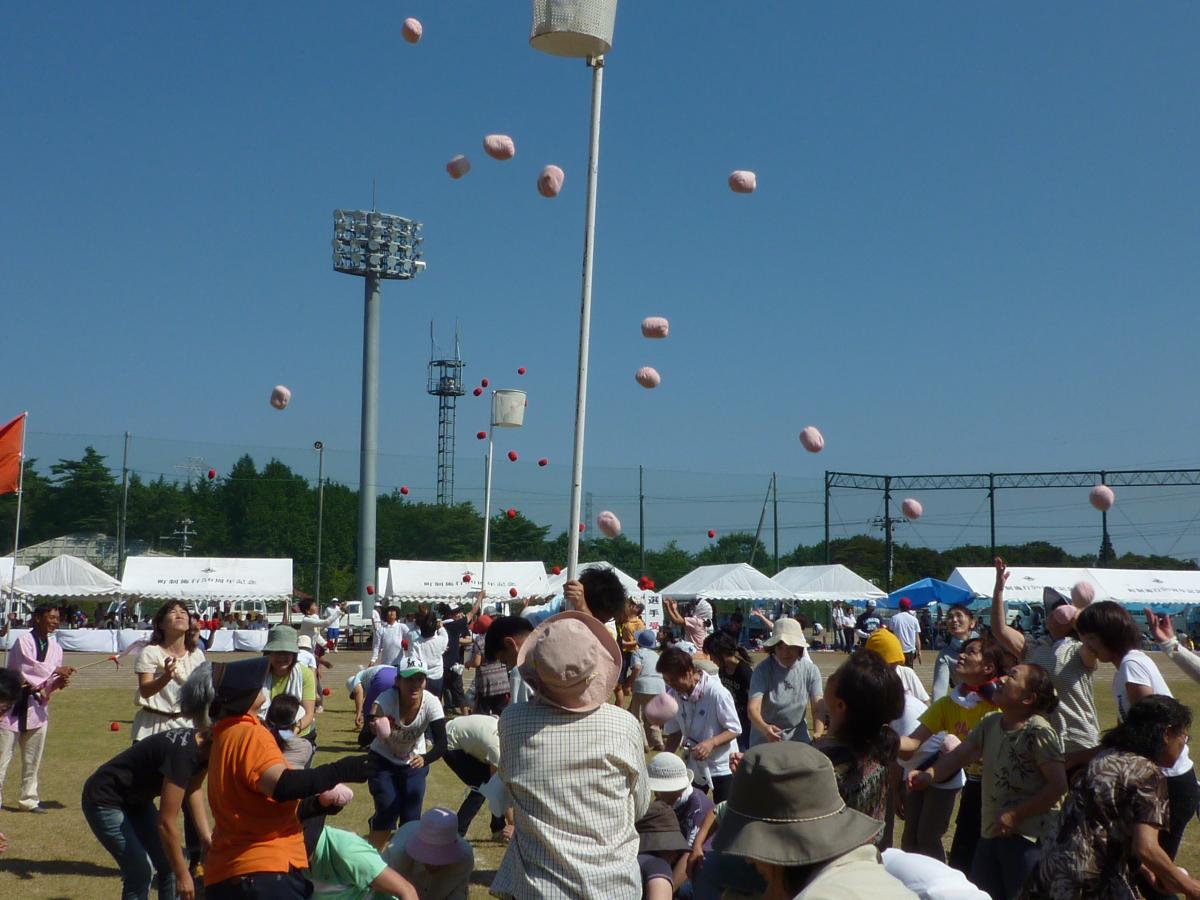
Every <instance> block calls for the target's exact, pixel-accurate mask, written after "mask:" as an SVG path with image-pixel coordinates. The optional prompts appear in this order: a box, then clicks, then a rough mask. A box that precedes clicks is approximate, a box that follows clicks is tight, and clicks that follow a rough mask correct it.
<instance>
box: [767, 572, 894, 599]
mask: <svg viewBox="0 0 1200 900" xmlns="http://www.w3.org/2000/svg"><path fill="white" fill-rule="evenodd" d="M771 580H772V581H774V582H775V583H776V584H778V585H779V586H780V587H781V588H783V589H785V590H788V591H791V592H792V593H793V594H795V595H796V599H797V600H802V601H815V602H818V603H852V602H854V601H855V600H869V599H871V598H872V597H874V598H875V599H876V600H878V599H880V598H882V597H886V596H887V594H886V593H885V592H884V591H881V590H880V589H879V588H877V587H875V585H873V584H871V582H869V581H867V579H865V578H863V577H862V576H861V575H856V574H855V573H854V572H852V571H850V569H847V568H846V567H845V566H843V565H842V564H841V563H837V564H835V565H832V566H790V567H788V568H786V569H784V570H783V571H782V572H779V573H778V574H777V575H775V576H774V577H773V578H772V579H771Z"/></svg>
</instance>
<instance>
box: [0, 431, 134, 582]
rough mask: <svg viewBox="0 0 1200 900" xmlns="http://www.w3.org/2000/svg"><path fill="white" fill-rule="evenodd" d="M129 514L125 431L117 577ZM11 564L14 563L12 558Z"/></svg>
mask: <svg viewBox="0 0 1200 900" xmlns="http://www.w3.org/2000/svg"><path fill="white" fill-rule="evenodd" d="M128 515H129V432H128V431H127V432H125V449H124V450H123V451H122V453H121V517H120V519H119V520H118V522H117V572H116V575H117V578H120V577H121V570H122V569H123V568H125V522H126V517H127V516H128ZM13 565H16V561H15V560H14V562H13Z"/></svg>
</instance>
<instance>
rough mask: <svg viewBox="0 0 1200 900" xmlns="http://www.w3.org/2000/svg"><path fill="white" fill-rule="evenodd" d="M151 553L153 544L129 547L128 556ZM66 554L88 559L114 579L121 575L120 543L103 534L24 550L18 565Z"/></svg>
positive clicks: (89, 533)
mask: <svg viewBox="0 0 1200 900" xmlns="http://www.w3.org/2000/svg"><path fill="white" fill-rule="evenodd" d="M150 552H153V551H151V548H150V543H149V541H128V542H127V543H126V551H125V555H126V556H142V555H145V554H147V553H150ZM63 554H67V555H69V556H76V557H78V558H79V559H86V560H87V561H88V562H90V563H91V564H92V565H94V566H96V567H97V568H100V569H103V570H104V571H105V572H107V573H109V574H110V575H115V574H116V573H117V539H116V538H115V537H109V536H108V535H107V534H104V533H103V532H100V531H77V532H75V533H74V534H63V535H59V536H58V537H54V538H50V539H49V540H45V541H42V542H40V543H37V544H30V545H29V546H28V547H22V548H21V549H20V550H18V551H17V563H18V564H19V565H21V564H23V565H28V566H36V565H38V564H40V563H43V562H46V561H47V560H49V559H53V558H54V557H56V556H62V555H63Z"/></svg>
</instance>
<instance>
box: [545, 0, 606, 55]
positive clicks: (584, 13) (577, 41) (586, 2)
mask: <svg viewBox="0 0 1200 900" xmlns="http://www.w3.org/2000/svg"><path fill="white" fill-rule="evenodd" d="M616 20H617V0H533V30H532V31H531V32H530V34H529V43H531V44H532V45H533V47H534V49H535V50H540V51H542V52H543V53H550V54H552V55H554V56H573V57H582V58H587V57H591V56H603V55H604V54H605V53H607V52H608V51H609V50H610V49H611V48H612V38H613V27H614V26H615V24H616Z"/></svg>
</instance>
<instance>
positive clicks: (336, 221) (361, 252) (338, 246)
mask: <svg viewBox="0 0 1200 900" xmlns="http://www.w3.org/2000/svg"><path fill="white" fill-rule="evenodd" d="M422 240H423V239H422V237H421V223H420V222H414V221H412V219H405V218H402V217H401V216H393V215H389V214H388V213H381V212H376V211H374V210H371V211H369V212H368V211H366V210H361V209H335V210H334V211H333V268H334V269H335V270H336V271H338V272H344V273H345V274H347V275H360V276H364V277H365V276H367V275H375V276H377V277H379V278H392V279H403V278H413V277H415V276H416V275H417V273H418V272H421V271H422V270H423V269H424V268H425V261H424V260H423V259H421V250H420V247H421V242H422Z"/></svg>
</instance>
